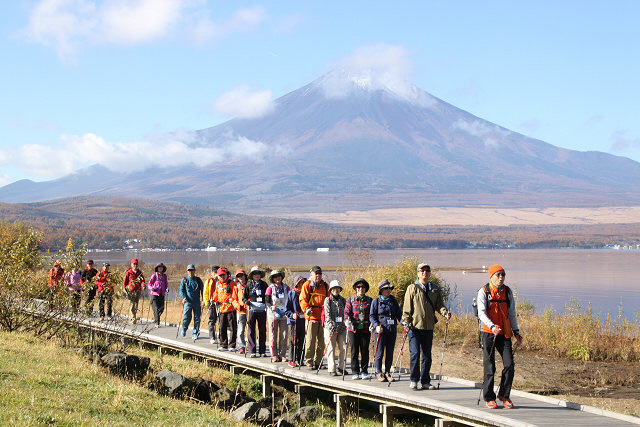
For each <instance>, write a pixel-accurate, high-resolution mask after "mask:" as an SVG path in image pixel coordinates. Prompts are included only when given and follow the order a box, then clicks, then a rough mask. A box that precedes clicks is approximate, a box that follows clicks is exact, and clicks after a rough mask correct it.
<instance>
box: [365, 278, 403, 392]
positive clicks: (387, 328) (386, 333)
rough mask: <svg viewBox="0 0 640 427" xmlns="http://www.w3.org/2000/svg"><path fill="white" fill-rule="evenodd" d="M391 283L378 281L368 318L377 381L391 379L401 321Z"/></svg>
mask: <svg viewBox="0 0 640 427" xmlns="http://www.w3.org/2000/svg"><path fill="white" fill-rule="evenodd" d="M392 290H393V285H391V283H389V281H388V280H386V279H385V280H383V281H381V282H380V283H378V293H379V294H380V296H378V298H376V299H374V300H373V302H372V303H371V313H370V314H369V320H370V321H371V327H372V328H373V331H374V333H373V336H374V340H375V342H376V343H377V344H376V350H375V351H376V354H375V357H374V360H373V362H374V365H375V368H376V377H377V378H378V381H382V382H386V381H389V382H391V381H393V377H392V376H391V364H392V363H393V348H394V347H395V345H396V335H397V333H398V329H397V327H398V323H401V321H402V310H400V305H399V304H398V301H397V300H396V299H395V297H394V296H393V295H391V291H392ZM383 355H384V370H383V369H382V357H383Z"/></svg>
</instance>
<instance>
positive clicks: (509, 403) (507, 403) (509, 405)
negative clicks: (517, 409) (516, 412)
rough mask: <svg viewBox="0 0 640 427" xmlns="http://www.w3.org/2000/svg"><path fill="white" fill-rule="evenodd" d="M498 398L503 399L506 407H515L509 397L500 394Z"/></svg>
mask: <svg viewBox="0 0 640 427" xmlns="http://www.w3.org/2000/svg"><path fill="white" fill-rule="evenodd" d="M498 399H500V400H502V403H503V404H504V409H513V402H512V401H511V399H509V398H508V397H502V396H498Z"/></svg>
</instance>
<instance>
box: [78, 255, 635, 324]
mask: <svg viewBox="0 0 640 427" xmlns="http://www.w3.org/2000/svg"><path fill="white" fill-rule="evenodd" d="M370 255H371V256H372V258H373V262H374V263H376V264H393V263H395V262H396V261H398V260H400V259H401V258H402V256H403V255H406V256H410V257H418V258H419V259H420V260H421V261H422V262H426V263H428V264H431V266H432V269H433V270H435V271H436V272H438V268H439V267H442V268H444V269H445V270H443V271H440V272H438V273H439V274H440V276H441V277H442V278H444V279H445V280H446V281H447V282H448V283H449V284H450V285H451V286H452V288H453V287H454V286H455V287H456V288H457V296H458V299H457V301H454V302H453V304H452V307H453V309H454V310H457V308H458V302H459V303H460V305H461V306H462V308H463V309H464V310H470V304H471V300H472V299H473V297H474V296H475V295H476V293H477V291H478V289H479V288H480V287H481V286H482V285H484V284H485V283H487V281H488V277H487V273H484V272H482V273H481V272H469V271H467V272H465V273H463V272H462V271H447V270H446V268H480V267H482V266H489V265H491V264H500V265H501V266H502V267H504V268H505V270H506V272H507V281H506V283H507V284H508V285H509V286H511V287H512V289H513V290H514V291H515V292H517V296H518V298H520V299H521V300H522V299H526V300H528V301H530V302H531V303H533V304H534V306H535V307H536V311H537V312H538V313H540V312H542V311H543V310H544V309H545V308H549V307H553V308H554V309H555V310H557V311H562V310H564V308H565V305H567V304H568V303H569V302H570V300H571V299H574V300H575V301H577V302H578V303H579V304H580V305H581V306H582V308H583V309H586V307H587V306H588V304H589V303H591V304H592V307H593V312H594V314H600V315H604V314H606V313H607V311H610V312H611V315H612V316H617V315H618V313H619V310H620V308H622V313H623V316H624V317H626V318H628V319H633V318H634V314H635V312H637V311H640V308H639V307H640V279H639V278H638V277H639V276H638V269H639V267H640V251H614V250H580V249H549V250H542V249H532V250H517V249H510V250H481V249H474V250H435V249H434V250H417V249H416V250H407V249H403V250H376V251H371V252H370ZM88 256H91V258H93V259H94V260H95V261H96V263H102V262H104V261H109V262H113V263H118V264H125V263H127V262H128V260H130V259H131V258H132V257H134V256H135V257H138V258H140V259H141V261H143V262H144V263H145V264H147V265H148V264H156V263H159V262H164V263H165V264H188V263H194V264H196V265H197V266H204V265H207V266H210V265H212V264H217V265H225V264H228V263H231V262H233V263H235V264H246V265H253V264H260V265H263V266H273V267H276V266H285V265H314V264H317V265H320V266H322V265H342V264H345V265H350V264H351V259H349V257H348V255H347V253H346V252H345V251H339V250H335V251H329V252H317V251H239V252H230V251H224V252H223V251H217V252H204V251H170V252H135V251H129V252H126V251H125V252H92V253H90V254H88ZM325 276H326V277H325V280H327V279H329V280H330V279H334V278H337V277H336V274H335V273H331V272H327V273H326V274H325Z"/></svg>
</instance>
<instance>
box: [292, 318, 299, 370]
mask: <svg viewBox="0 0 640 427" xmlns="http://www.w3.org/2000/svg"><path fill="white" fill-rule="evenodd" d="M293 309H294V310H295V307H294V308H293ZM297 331H298V313H296V312H295V311H294V312H293V365H294V367H295V364H296V362H297V361H298V359H296V357H297V355H298V347H297V346H296V344H297V342H298V334H297V333H296V332H297Z"/></svg>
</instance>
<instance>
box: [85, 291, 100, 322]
mask: <svg viewBox="0 0 640 427" xmlns="http://www.w3.org/2000/svg"><path fill="white" fill-rule="evenodd" d="M97 291H98V288H96V287H95V286H94V287H93V288H90V289H89V291H87V299H86V300H85V302H84V306H85V310H86V312H87V316H91V313H92V312H93V300H94V299H95V297H96V292H97Z"/></svg>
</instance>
